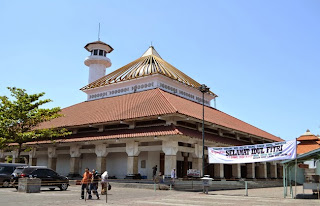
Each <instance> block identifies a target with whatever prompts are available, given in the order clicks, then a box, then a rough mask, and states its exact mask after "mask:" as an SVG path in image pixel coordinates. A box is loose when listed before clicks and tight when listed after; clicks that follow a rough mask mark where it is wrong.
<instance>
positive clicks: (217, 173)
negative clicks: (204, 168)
mask: <svg viewBox="0 0 320 206" xmlns="http://www.w3.org/2000/svg"><path fill="white" fill-rule="evenodd" d="M213 169H214V177H215V178H219V179H224V165H223V164H214V166H213Z"/></svg>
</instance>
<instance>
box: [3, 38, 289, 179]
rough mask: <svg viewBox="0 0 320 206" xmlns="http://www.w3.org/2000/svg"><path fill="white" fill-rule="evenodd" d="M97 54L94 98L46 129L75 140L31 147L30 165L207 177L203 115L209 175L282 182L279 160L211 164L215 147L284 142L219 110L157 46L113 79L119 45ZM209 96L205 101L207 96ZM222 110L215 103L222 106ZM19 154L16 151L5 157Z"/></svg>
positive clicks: (96, 47)
mask: <svg viewBox="0 0 320 206" xmlns="http://www.w3.org/2000/svg"><path fill="white" fill-rule="evenodd" d="M84 48H85V49H86V50H87V51H88V52H89V56H88V57H87V58H86V59H85V61H84V63H85V65H86V66H88V67H89V82H88V85H86V86H84V87H83V88H81V90H82V91H83V92H85V93H86V94H87V100H86V101H84V102H81V103H78V104H75V105H72V106H69V107H67V108H64V109H62V114H63V116H62V117H59V118H57V119H54V120H52V121H50V122H46V123H44V124H42V125H41V128H60V127H63V128H67V129H68V130H69V131H72V135H69V136H66V137H64V138H59V139H56V140H55V141H38V142H30V143H27V145H29V146H31V147H32V148H33V149H32V150H31V151H30V152H23V153H22V155H25V156H28V158H29V164H30V165H43V166H47V167H49V168H52V169H54V170H56V171H57V172H58V173H60V174H62V175H68V176H69V177H76V176H79V174H82V173H83V171H84V169H85V168H86V167H89V168H90V169H92V168H95V169H96V170H98V171H99V172H103V171H105V170H107V171H108V172H109V176H114V177H115V178H129V177H136V176H137V175H138V174H140V175H141V176H142V178H149V179H151V178H152V167H154V166H155V165H157V166H158V172H161V173H162V174H164V175H165V176H170V173H171V170H172V169H173V168H176V169H177V175H178V177H185V176H186V175H187V170H188V169H195V170H198V171H200V173H201V174H202V173H203V172H202V148H203V147H202V115H203V104H204V122H205V124H204V125H205V126H204V129H205V160H206V165H205V171H204V174H210V176H211V177H214V178H215V179H240V178H248V179H255V178H261V179H264V178H282V168H281V165H280V164H279V163H277V162H271V163H266V162H262V163H250V164H234V165H227V164H225V165H224V164H208V163H207V162H208V158H207V147H212V146H214V147H225V146H238V145H248V144H262V143H269V142H276V141H283V140H282V139H281V138H279V137H276V136H274V135H272V134H270V133H268V132H265V131H263V130H261V129H258V128H257V127H254V126H252V125H250V124H248V123H246V122H244V121H241V120H239V119H237V118H235V117H232V116H230V115H228V114H226V113H224V112H222V111H219V110H218V109H216V108H215V106H214V107H212V106H211V102H215V99H216V98H217V95H216V94H215V93H214V92H212V91H210V90H208V91H207V92H204V93H202V92H201V91H200V90H199V87H201V84H199V83H198V82H197V81H195V80H194V79H192V78H191V77H189V76H188V75H186V74H184V73H183V72H181V71H180V70H178V69H177V68H175V67H174V66H172V65H171V64H169V63H168V62H166V61H165V60H164V59H162V58H161V56H160V55H159V53H158V52H157V51H156V50H155V48H154V47H153V46H150V47H149V48H148V49H147V51H145V52H144V53H143V55H142V56H141V57H140V58H138V59H136V60H134V61H133V62H130V63H129V64H127V65H125V66H123V67H121V68H119V69H117V70H115V71H113V72H111V73H108V74H107V75H106V69H107V68H109V67H110V66H111V61H110V59H109V58H108V57H107V56H108V54H109V53H111V52H112V51H113V48H112V47H111V46H110V45H108V44H106V43H104V42H102V41H95V42H92V43H88V44H87V45H86V46H85V47H84ZM203 97H204V98H203ZM214 105H215V104H214ZM1 155H2V157H3V156H4V155H13V161H14V160H15V157H16V153H15V152H13V154H11V153H8V154H7V153H2V154H0V158H1Z"/></svg>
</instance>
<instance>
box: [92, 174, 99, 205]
mask: <svg viewBox="0 0 320 206" xmlns="http://www.w3.org/2000/svg"><path fill="white" fill-rule="evenodd" d="M98 184H99V176H98V172H97V171H96V170H95V169H93V170H92V178H91V184H90V191H92V193H93V194H95V195H96V196H97V199H98V200H99V193H98Z"/></svg>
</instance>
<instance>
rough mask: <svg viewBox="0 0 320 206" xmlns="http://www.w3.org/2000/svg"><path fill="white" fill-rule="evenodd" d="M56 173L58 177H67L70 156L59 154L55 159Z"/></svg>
mask: <svg viewBox="0 0 320 206" xmlns="http://www.w3.org/2000/svg"><path fill="white" fill-rule="evenodd" d="M56 172H57V173H59V174H60V175H63V176H67V175H68V174H69V172H70V155H69V154H59V155H58V157H57V165H56Z"/></svg>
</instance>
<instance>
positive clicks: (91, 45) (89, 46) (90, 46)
mask: <svg viewBox="0 0 320 206" xmlns="http://www.w3.org/2000/svg"><path fill="white" fill-rule="evenodd" d="M98 45H100V46H103V47H104V50H105V51H106V52H107V53H111V52H112V51H113V48H112V47H111V46H110V45H109V44H106V43H104V42H102V41H94V42H90V43H88V44H86V45H85V46H84V48H85V49H86V50H87V51H88V52H91V51H92V50H93V49H94V47H95V46H98Z"/></svg>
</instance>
